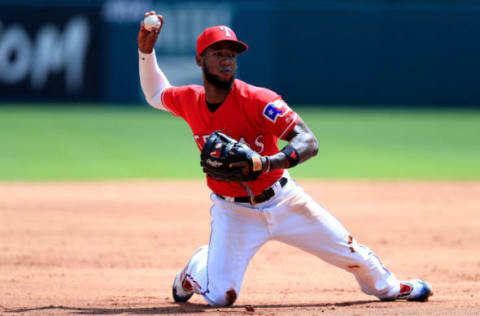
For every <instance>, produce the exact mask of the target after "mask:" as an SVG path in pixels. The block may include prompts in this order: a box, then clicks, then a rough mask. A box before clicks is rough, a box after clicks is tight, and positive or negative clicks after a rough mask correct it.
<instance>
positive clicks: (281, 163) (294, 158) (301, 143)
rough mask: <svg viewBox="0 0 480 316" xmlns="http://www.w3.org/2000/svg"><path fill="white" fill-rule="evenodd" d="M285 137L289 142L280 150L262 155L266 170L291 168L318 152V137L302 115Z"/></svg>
mask: <svg viewBox="0 0 480 316" xmlns="http://www.w3.org/2000/svg"><path fill="white" fill-rule="evenodd" d="M285 139H286V140H287V141H288V144H287V146H285V147H284V148H283V149H282V150H281V151H280V152H278V153H277V154H274V155H271V156H264V157H262V165H263V169H264V171H267V172H268V171H272V170H276V169H286V168H291V167H294V166H296V165H297V164H299V163H302V162H304V161H306V160H308V159H310V158H312V157H313V156H315V155H316V154H317V153H318V141H317V138H316V137H315V135H314V134H313V133H312V131H311V130H310V129H309V128H308V126H307V124H306V123H305V122H304V121H303V120H302V118H301V117H298V121H297V124H296V125H295V127H294V128H293V129H292V130H291V131H290V132H289V133H288V135H287V136H286V137H285Z"/></svg>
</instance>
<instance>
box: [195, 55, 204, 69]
mask: <svg viewBox="0 0 480 316" xmlns="http://www.w3.org/2000/svg"><path fill="white" fill-rule="evenodd" d="M202 59H203V56H202V55H197V56H195V61H196V62H197V66H198V67H202Z"/></svg>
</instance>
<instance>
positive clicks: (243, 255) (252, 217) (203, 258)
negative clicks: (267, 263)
mask: <svg viewBox="0 0 480 316" xmlns="http://www.w3.org/2000/svg"><path fill="white" fill-rule="evenodd" d="M212 199H213V200H214V202H215V204H214V206H213V207H212V209H211V215H212V230H211V235H210V243H209V246H208V248H203V250H198V251H197V252H196V253H195V254H194V255H193V256H192V259H191V260H190V261H189V263H188V264H187V266H186V267H185V269H184V270H185V273H184V274H183V276H184V277H183V278H182V272H180V274H179V277H178V279H179V280H178V281H177V282H176V283H177V288H181V290H184V291H186V293H188V294H191V295H193V293H196V294H201V295H202V296H203V297H204V299H205V301H206V302H207V303H208V304H209V305H211V306H229V305H232V304H233V303H234V302H235V300H236V299H237V297H238V295H239V293H240V288H241V285H242V281H243V276H244V274H245V270H246V268H247V266H248V263H249V262H250V259H251V258H252V257H253V255H254V254H255V253H256V252H257V250H258V249H259V248H260V246H261V245H262V244H264V243H265V242H266V241H267V240H268V238H269V234H268V230H267V229H266V228H265V223H264V218H263V216H262V215H261V214H259V212H258V211H257V210H254V209H251V208H249V207H241V206H238V205H234V204H233V203H230V202H223V200H220V199H216V198H215V197H212ZM182 271H183V270H182ZM182 279H183V280H185V281H186V282H182ZM176 280H177V278H176ZM180 285H183V286H180ZM185 285H186V286H185ZM189 286H191V287H189ZM178 293H179V291H178V290H177V296H178ZM180 293H182V292H180ZM182 294H183V293H182ZM191 295H190V296H191ZM184 297H185V296H184ZM188 298H190V297H188ZM174 299H175V295H174ZM175 300H176V301H177V299H175ZM180 302H181V301H180Z"/></svg>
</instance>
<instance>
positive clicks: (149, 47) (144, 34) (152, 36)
mask: <svg viewBox="0 0 480 316" xmlns="http://www.w3.org/2000/svg"><path fill="white" fill-rule="evenodd" d="M155 14H156V13H155V11H150V12H147V13H145V17H148V16H150V15H155ZM157 17H158V19H159V20H160V22H161V23H160V25H159V26H157V27H154V28H153V29H151V30H150V31H149V30H147V29H146V28H145V25H144V23H143V21H142V23H141V25H140V32H138V48H139V49H140V51H141V52H142V53H145V54H150V53H151V52H152V51H153V47H155V43H156V42H157V39H158V35H159V34H160V31H161V30H162V27H163V22H164V21H163V16H161V15H157Z"/></svg>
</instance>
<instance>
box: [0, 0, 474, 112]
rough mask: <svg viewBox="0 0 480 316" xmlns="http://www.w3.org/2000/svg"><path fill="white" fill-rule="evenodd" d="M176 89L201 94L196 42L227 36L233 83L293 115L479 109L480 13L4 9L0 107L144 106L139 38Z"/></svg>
mask: <svg viewBox="0 0 480 316" xmlns="http://www.w3.org/2000/svg"><path fill="white" fill-rule="evenodd" d="M152 9H153V10H156V11H158V12H159V13H161V14H163V15H164V17H165V20H166V24H165V26H164V28H163V30H162V34H161V37H160V40H159V42H158V45H157V47H156V52H157V54H158V57H159V58H158V59H159V63H160V66H161V67H162V68H163V69H164V71H165V72H166V74H167V76H168V77H169V79H170V81H171V82H172V83H173V84H175V85H182V84H187V83H201V75H200V70H199V69H198V68H197V67H196V66H195V63H194V54H195V41H196V37H197V36H198V34H199V33H200V32H201V31H202V29H203V28H205V27H208V26H211V25H216V24H226V25H229V26H231V27H232V28H233V29H234V30H235V31H236V33H237V35H238V37H239V38H240V39H241V40H244V41H245V42H247V44H249V51H248V52H247V53H246V54H244V55H242V56H240V57H239V74H238V77H239V78H240V79H243V80H246V81H248V82H250V83H252V84H255V85H259V86H266V87H269V88H272V89H274V90H276V91H277V92H279V93H281V94H282V95H283V97H284V98H285V99H286V100H287V101H288V102H290V103H292V104H348V105H359V106H361V105H385V104H386V105H423V106H425V105H434V106H437V105H453V106H474V107H477V106H480V93H478V91H479V89H478V78H479V73H480V58H479V56H480V41H479V40H478V37H479V34H480V1H478V0H475V1H467V0H457V1H446V0H445V1H444V0H435V1H430V0H403V1H397V0H384V1H374V0H370V1H359V0H351V1H338V0H336V1H321V0H319V1H272V0H271V1H241V0H237V1H182V0H176V1H147V0H138V1H135V0H107V1H99V0H90V1H83V0H70V1H60V0H42V1H35V0H2V1H1V2H0V102H12V101H18V102H25V101H27V102H29V101H42V102H45V101H73V102H84V101H89V102H109V103H111V102H118V103H125V104H138V103H144V99H143V95H142V94H141V91H140V85H139V80H138V64H137V63H138V60H137V43H136V40H137V39H136V38H137V32H138V26H139V22H140V21H141V20H142V17H143V13H144V12H145V11H148V10H152Z"/></svg>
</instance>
